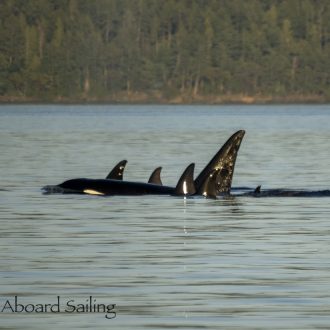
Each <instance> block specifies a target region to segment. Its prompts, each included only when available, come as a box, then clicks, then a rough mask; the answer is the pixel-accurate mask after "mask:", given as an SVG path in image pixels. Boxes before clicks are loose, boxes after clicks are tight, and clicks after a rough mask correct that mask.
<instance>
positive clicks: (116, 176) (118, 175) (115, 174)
mask: <svg viewBox="0 0 330 330" xmlns="http://www.w3.org/2000/svg"><path fill="white" fill-rule="evenodd" d="M126 164H127V160H125V159H124V160H122V161H120V162H119V163H118V164H117V165H116V166H115V167H114V168H113V169H112V170H111V172H110V173H109V174H108V175H107V177H106V179H112V180H123V174H124V170H125V166H126Z"/></svg>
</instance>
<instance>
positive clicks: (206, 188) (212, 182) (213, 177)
mask: <svg viewBox="0 0 330 330" xmlns="http://www.w3.org/2000/svg"><path fill="white" fill-rule="evenodd" d="M219 172H220V169H217V170H213V171H212V172H211V173H210V174H209V175H208V176H207V177H206V179H205V180H204V181H203V182H202V184H201V186H200V187H199V188H198V190H197V194H198V195H202V196H204V197H208V198H217V185H216V182H217V176H218V174H219Z"/></svg>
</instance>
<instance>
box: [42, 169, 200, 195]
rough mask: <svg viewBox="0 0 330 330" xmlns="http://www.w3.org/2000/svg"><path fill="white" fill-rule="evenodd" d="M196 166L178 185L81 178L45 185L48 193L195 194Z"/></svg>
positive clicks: (185, 174) (181, 178)
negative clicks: (55, 184)
mask: <svg viewBox="0 0 330 330" xmlns="http://www.w3.org/2000/svg"><path fill="white" fill-rule="evenodd" d="M194 167H195V164H194V163H192V164H190V165H189V166H188V167H187V168H186V170H185V171H184V172H183V174H182V175H181V177H180V179H179V181H178V183H177V185H176V187H169V186H163V185H158V184H153V183H143V182H131V181H122V180H113V179H88V178H79V179H71V180H67V181H65V182H63V183H61V184H59V185H57V186H45V187H44V188H43V189H44V190H45V192H46V193H51V192H55V193H64V194H89V195H101V196H112V195H146V194H148V195H149V194H152V195H174V196H190V195H193V194H195V192H196V189H195V185H194V178H193V176H194Z"/></svg>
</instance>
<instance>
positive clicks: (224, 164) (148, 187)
mask: <svg viewBox="0 0 330 330" xmlns="http://www.w3.org/2000/svg"><path fill="white" fill-rule="evenodd" d="M244 134H245V131H243V130H241V131H238V132H236V133H235V134H233V135H232V136H231V137H230V138H229V139H228V141H227V142H226V143H225V144H224V145H223V147H221V148H220V150H219V151H218V152H217V153H216V154H215V156H214V157H213V158H212V159H211V161H210V162H209V163H208V164H207V165H206V166H205V168H204V169H203V170H202V171H201V173H200V174H199V175H198V177H197V178H196V180H194V178H193V172H194V167H195V164H194V163H192V164H190V165H189V166H188V167H187V168H186V170H185V171H184V173H183V174H182V176H181V178H180V179H179V181H178V183H177V185H176V187H169V186H164V185H162V183H161V180H160V171H161V168H157V169H156V170H155V171H154V172H153V173H152V174H151V176H150V178H149V182H148V183H142V182H131V181H123V180H122V176H123V171H124V168H125V165H126V163H127V162H126V160H124V161H121V162H119V163H118V164H117V165H116V166H115V168H114V169H113V170H112V171H111V172H110V173H109V174H108V176H107V177H106V179H88V178H79V179H72V180H68V181H65V182H63V183H61V184H59V185H56V186H45V187H44V188H43V191H44V192H45V193H78V194H92V195H103V196H108V195H144V194H156V195H175V196H182V195H183V196H191V195H202V196H205V197H210V198H215V197H216V196H217V195H218V194H229V193H230V188H231V182H232V177H233V173H234V166H235V161H236V157H237V152H238V150H239V147H240V144H241V142H242V139H243V137H244Z"/></svg>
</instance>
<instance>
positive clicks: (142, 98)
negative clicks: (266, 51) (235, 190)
mask: <svg viewBox="0 0 330 330" xmlns="http://www.w3.org/2000/svg"><path fill="white" fill-rule="evenodd" d="M4 104H59V105H60V104H63V105H65V104H72V105H74V104H118V105H119V104H159V105H230V104H241V105H276V104H279V105H280V104H330V98H327V97H326V96H324V95H313V94H311V95H288V96H271V95H243V94H227V95H196V96H191V95H178V96H175V97H164V96H162V95H160V94H159V93H142V92H131V93H126V92H125V93H116V94H112V95H111V96H109V97H98V98H97V97H92V96H91V97H89V96H87V97H86V96H81V97H56V98H37V97H25V96H0V105H4Z"/></svg>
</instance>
